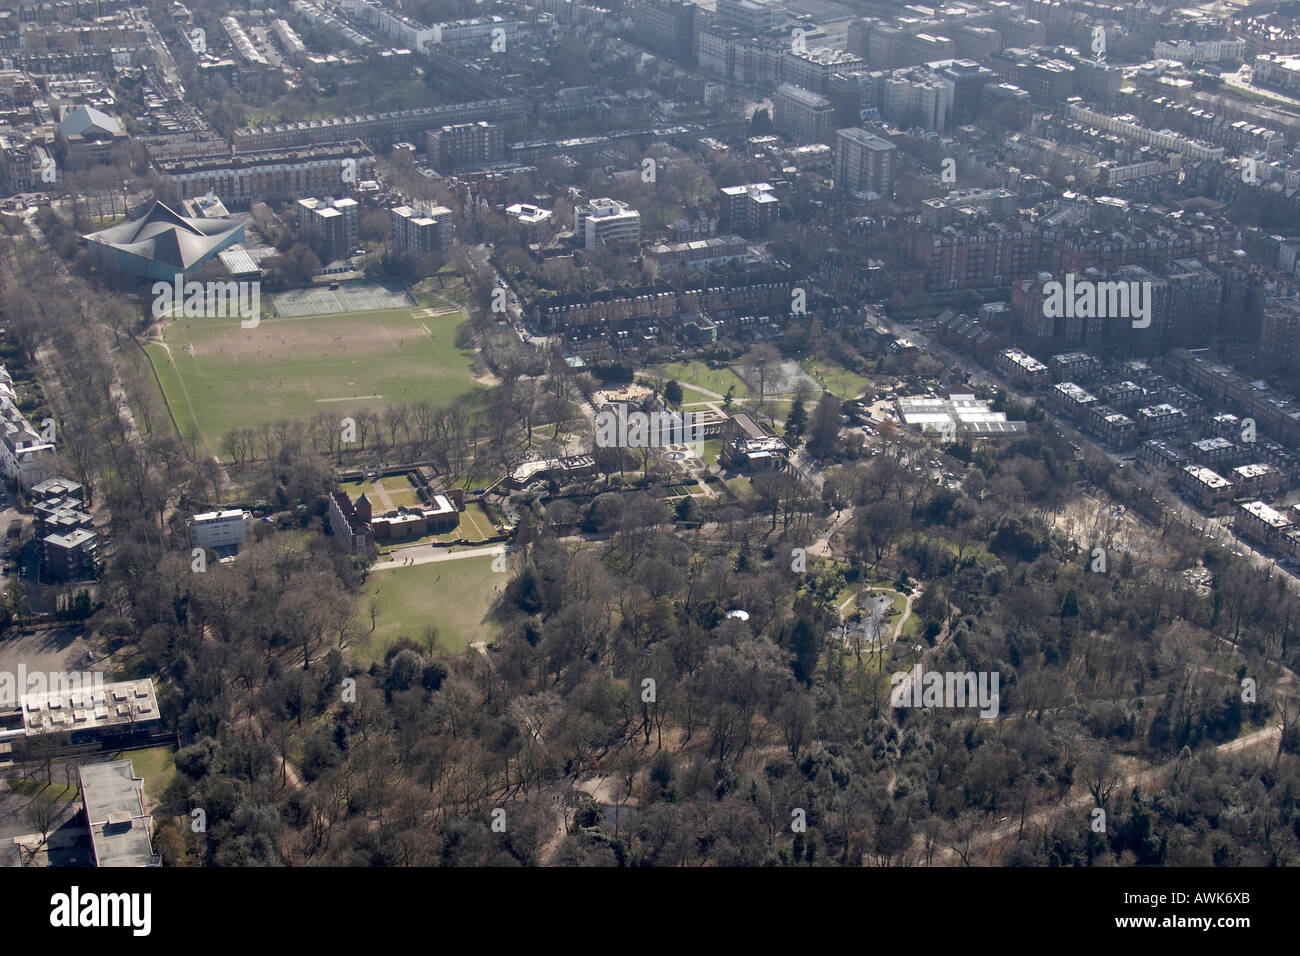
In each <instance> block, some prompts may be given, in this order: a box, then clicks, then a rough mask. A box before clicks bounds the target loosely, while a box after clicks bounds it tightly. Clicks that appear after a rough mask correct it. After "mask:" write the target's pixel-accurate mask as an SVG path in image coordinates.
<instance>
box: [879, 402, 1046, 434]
mask: <svg viewBox="0 0 1300 956" xmlns="http://www.w3.org/2000/svg"><path fill="white" fill-rule="evenodd" d="M895 404H896V405H897V407H898V417H899V420H900V421H901V422H902V423H903V424H904V425H907V426H909V427H911V428H915V429H917V430H918V431H920V432H922V433H932V434H933V433H938V434H940V435H941V436H942V435H945V434H947V435H951V436H953V438H954V439H955V438H956V437H958V436H962V435H966V436H970V437H976V438H978V437H991V436H996V435H1011V434H1018V433H1021V432H1024V431H1025V423H1024V422H1009V421H1007V416H1006V414H1005V413H1003V412H995V411H992V410H991V409H990V408H989V405H988V402H984V401H981V400H980V399H977V398H976V397H975V396H974V395H963V394H954V395H950V396H948V397H947V398H938V397H936V396H922V397H917V398H900V399H899V400H898V401H897V402H896V403H895Z"/></svg>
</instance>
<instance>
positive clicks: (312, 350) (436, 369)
mask: <svg viewBox="0 0 1300 956" xmlns="http://www.w3.org/2000/svg"><path fill="white" fill-rule="evenodd" d="M464 321H465V314H464V313H463V312H453V313H448V314H446V315H438V316H429V315H427V314H425V313H424V312H423V310H419V309H414V310H413V309H391V310H386V311H382V312H355V313H346V314H339V315H322V316H304V317H300V318H282V317H270V318H263V319H262V321H261V323H260V324H259V325H258V327H257V328H253V329H245V328H241V327H240V320H239V319H238V318H230V319H193V318H183V319H175V320H172V321H168V322H164V323H162V324H161V325H160V332H159V337H158V339H156V340H155V341H153V342H150V343H149V344H148V345H146V346H145V349H146V351H147V352H148V354H149V357H150V359H151V361H152V362H153V365H154V368H155V369H156V371H157V373H158V379H159V381H160V383H161V385H162V389H163V393H164V395H165V396H166V398H167V403H168V405H169V406H170V408H171V410H172V414H173V415H174V416H175V418H176V424H177V426H178V427H179V429H180V431H181V434H187V433H188V430H189V428H190V427H192V426H194V425H197V427H198V430H199V433H200V435H201V436H202V438H203V440H204V441H205V442H206V444H207V446H208V448H209V450H210V451H211V452H212V453H213V454H217V455H220V454H222V448H221V444H222V442H221V439H222V436H223V435H225V434H226V432H228V431H230V430H231V429H232V428H249V427H255V426H258V425H261V424H265V423H268V422H276V421H280V420H283V419H287V420H291V421H292V420H303V419H307V418H311V417H312V416H314V415H316V414H317V413H318V412H322V411H324V412H329V413H330V414H337V415H338V417H339V418H340V419H342V418H344V417H346V416H348V415H349V414H351V413H352V412H355V411H359V410H361V409H363V408H369V409H372V410H377V409H382V408H383V407H385V406H386V405H389V404H394V403H405V402H412V401H415V400H417V399H422V398H424V399H428V400H430V401H432V402H434V403H435V404H437V405H446V404H448V403H450V402H451V401H452V400H453V399H455V398H458V397H459V396H461V395H464V394H466V393H468V392H471V391H474V390H476V389H478V388H480V387H481V386H479V385H477V384H476V383H475V382H474V380H473V379H474V374H475V370H474V353H473V351H472V350H470V349H462V348H460V347H458V346H457V345H456V334H457V331H458V330H459V328H460V326H461V324H462V323H463V322H464Z"/></svg>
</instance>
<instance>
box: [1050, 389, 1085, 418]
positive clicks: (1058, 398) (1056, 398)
mask: <svg viewBox="0 0 1300 956" xmlns="http://www.w3.org/2000/svg"><path fill="white" fill-rule="evenodd" d="M1047 398H1048V404H1049V405H1051V406H1052V408H1053V409H1055V410H1056V411H1058V412H1060V413H1062V414H1065V415H1070V416H1072V417H1074V418H1078V419H1082V418H1083V416H1084V415H1086V414H1087V412H1088V406H1090V405H1096V404H1097V396H1096V395H1093V394H1092V393H1091V392H1089V391H1088V390H1087V389H1085V388H1082V387H1081V386H1079V385H1076V384H1075V383H1074V382H1058V383H1057V384H1056V385H1053V386H1052V387H1051V388H1050V389H1049V390H1048V392H1047Z"/></svg>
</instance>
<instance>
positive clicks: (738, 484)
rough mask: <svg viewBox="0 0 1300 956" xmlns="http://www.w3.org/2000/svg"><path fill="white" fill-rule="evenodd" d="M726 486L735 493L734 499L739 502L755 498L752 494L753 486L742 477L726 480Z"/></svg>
mask: <svg viewBox="0 0 1300 956" xmlns="http://www.w3.org/2000/svg"><path fill="white" fill-rule="evenodd" d="M725 484H726V486H727V487H728V488H730V489H731V490H732V491H734V492H735V493H736V497H737V498H739V499H740V500H741V501H748V500H750V499H753V498H755V497H757V495H755V494H754V486H753V485H752V484H751V483H750V480H749V479H748V478H746V477H745V476H744V475H737V476H736V477H735V478H728V479H727V480H726V482H725Z"/></svg>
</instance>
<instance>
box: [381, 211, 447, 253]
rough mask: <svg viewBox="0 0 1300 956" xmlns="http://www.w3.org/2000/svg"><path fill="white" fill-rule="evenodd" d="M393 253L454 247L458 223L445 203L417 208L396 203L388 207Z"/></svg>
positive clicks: (420, 251)
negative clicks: (456, 224)
mask: <svg viewBox="0 0 1300 956" xmlns="http://www.w3.org/2000/svg"><path fill="white" fill-rule="evenodd" d="M389 224H390V226H391V229H390V233H391V235H390V239H391V241H392V244H393V254H394V255H397V256H403V255H406V254H407V253H411V252H417V253H426V252H437V251H440V250H443V249H447V248H449V247H450V246H451V243H452V237H453V236H454V234H455V229H456V227H455V223H454V221H453V219H452V213H451V210H450V209H448V208H447V207H446V206H433V207H431V208H428V209H414V208H412V207H411V206H396V207H394V208H393V209H390V210H389Z"/></svg>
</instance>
